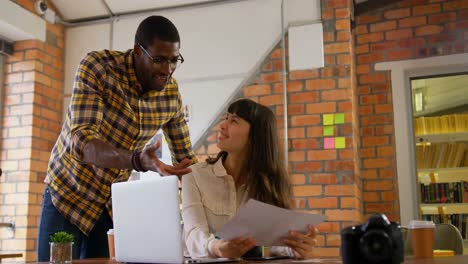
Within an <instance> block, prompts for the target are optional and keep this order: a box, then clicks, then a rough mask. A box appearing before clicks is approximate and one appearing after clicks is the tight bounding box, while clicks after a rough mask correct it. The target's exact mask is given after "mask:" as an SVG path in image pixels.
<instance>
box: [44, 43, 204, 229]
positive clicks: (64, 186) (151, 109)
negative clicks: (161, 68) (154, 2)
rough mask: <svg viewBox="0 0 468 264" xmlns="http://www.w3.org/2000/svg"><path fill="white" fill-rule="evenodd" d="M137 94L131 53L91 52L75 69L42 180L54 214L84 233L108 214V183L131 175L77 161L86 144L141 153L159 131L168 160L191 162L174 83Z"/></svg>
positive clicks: (176, 86) (178, 96) (186, 131)
mask: <svg viewBox="0 0 468 264" xmlns="http://www.w3.org/2000/svg"><path fill="white" fill-rule="evenodd" d="M140 91H141V86H140V84H139V82H138V80H137V77H136V74H135V69H134V64H133V51H132V50H129V51H127V52H118V51H109V50H104V51H100V52H91V53H89V54H88V55H87V56H85V57H84V58H83V60H82V61H81V63H80V65H79V66H78V69H77V73H76V76H75V81H74V85H73V92H72V97H71V103H70V106H69V108H68V113H67V117H66V120H65V123H64V125H63V127H62V131H61V133H60V136H59V138H58V140H57V142H56V143H55V146H54V148H53V150H52V154H51V157H50V160H49V167H48V170H47V177H46V179H45V182H46V183H47V184H48V185H49V189H50V193H51V196H52V202H53V204H54V205H55V207H56V208H57V210H58V211H59V212H60V213H61V214H62V215H63V216H65V218H66V219H68V220H69V221H70V222H71V223H73V224H75V225H76V226H78V228H79V229H80V230H81V231H82V232H83V233H84V234H86V235H88V234H89V232H90V231H91V230H92V229H93V227H94V224H95V222H96V220H97V219H98V218H99V216H100V215H101V213H103V212H104V213H106V212H105V210H104V209H105V208H107V210H108V211H109V212H111V201H110V200H111V199H110V196H111V184H112V183H114V182H119V181H126V180H128V178H129V176H130V174H131V171H132V170H131V169H126V170H120V169H113V168H100V167H97V166H94V165H89V164H85V163H83V162H82V151H83V147H84V145H85V144H86V143H87V142H89V141H90V140H93V139H99V140H102V141H104V142H107V143H109V144H111V145H113V146H115V147H117V148H121V149H127V150H130V151H134V150H141V149H143V147H144V145H145V144H146V143H147V142H148V141H149V140H150V139H151V138H152V137H153V136H154V135H155V134H156V132H157V131H158V130H159V129H160V128H162V129H163V131H164V134H165V135H166V139H167V141H168V144H169V147H170V150H171V152H172V157H173V161H174V162H175V163H176V162H178V161H181V160H182V159H184V158H189V159H192V160H194V162H196V160H195V155H194V153H193V151H192V146H191V143H190V138H189V131H188V127H187V124H186V123H185V119H184V114H183V107H182V102H181V97H180V93H179V89H178V85H177V82H176V81H175V79H173V78H172V80H171V81H170V83H169V84H168V85H167V86H166V88H165V89H164V90H163V91H161V92H157V91H150V92H147V93H145V94H142V95H140ZM98 155H99V154H98Z"/></svg>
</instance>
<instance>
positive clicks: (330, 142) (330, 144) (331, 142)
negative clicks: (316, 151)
mask: <svg viewBox="0 0 468 264" xmlns="http://www.w3.org/2000/svg"><path fill="white" fill-rule="evenodd" d="M323 148H324V149H334V148H335V139H334V138H332V137H326V138H324V139H323Z"/></svg>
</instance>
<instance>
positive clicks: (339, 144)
mask: <svg viewBox="0 0 468 264" xmlns="http://www.w3.org/2000/svg"><path fill="white" fill-rule="evenodd" d="M345 147H346V140H345V137H336V138H335V148H337V149H344V148H345Z"/></svg>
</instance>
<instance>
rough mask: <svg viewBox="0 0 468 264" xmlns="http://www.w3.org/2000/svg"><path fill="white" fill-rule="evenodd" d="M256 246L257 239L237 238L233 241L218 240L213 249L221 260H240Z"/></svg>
mask: <svg viewBox="0 0 468 264" xmlns="http://www.w3.org/2000/svg"><path fill="white" fill-rule="evenodd" d="M256 244H257V242H256V241H255V239H253V238H251V237H250V238H243V237H236V238H233V239H231V240H223V239H221V240H216V241H215V244H214V246H213V247H214V253H215V254H216V255H217V256H218V257H220V258H240V257H242V255H244V254H245V253H247V251H249V250H250V249H252V248H253V247H255V245H256Z"/></svg>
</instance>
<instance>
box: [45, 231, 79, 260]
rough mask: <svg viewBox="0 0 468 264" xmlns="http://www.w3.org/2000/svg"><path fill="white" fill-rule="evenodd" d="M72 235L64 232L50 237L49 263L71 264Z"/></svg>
mask: <svg viewBox="0 0 468 264" xmlns="http://www.w3.org/2000/svg"><path fill="white" fill-rule="evenodd" d="M74 239H75V238H74V237H73V235H72V234H69V233H67V232H64V231H60V232H57V233H55V234H53V235H51V236H50V263H57V264H58V263H61V264H63V263H71V261H72V248H73V240H74Z"/></svg>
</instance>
